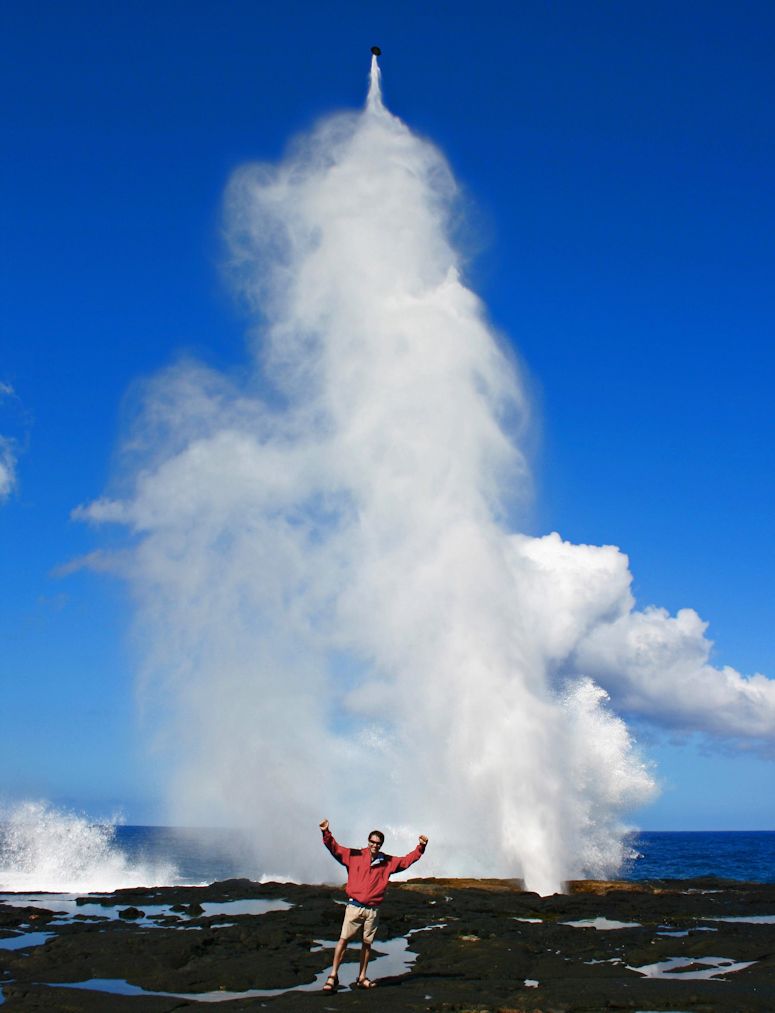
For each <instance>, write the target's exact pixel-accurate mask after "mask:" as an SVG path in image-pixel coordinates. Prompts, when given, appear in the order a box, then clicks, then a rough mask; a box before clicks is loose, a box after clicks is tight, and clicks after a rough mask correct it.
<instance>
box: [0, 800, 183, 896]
mask: <svg viewBox="0 0 775 1013" xmlns="http://www.w3.org/2000/svg"><path fill="white" fill-rule="evenodd" d="M115 831H116V824H115V823H110V822H104V823H93V822H91V821H89V820H88V819H87V818H86V817H85V816H81V815H78V814H75V813H72V812H67V811H64V810H61V809H55V808H53V807H52V806H50V805H48V804H46V803H45V802H23V803H20V804H17V805H15V806H13V807H9V808H7V809H6V810H5V811H3V812H0V890H2V891H6V892H26V891H35V892H39V891H50V892H52V893H73V894H75V893H100V892H110V891H112V890H118V889H120V888H121V887H133V886H138V887H140V886H159V885H165V884H170V883H173V882H174V879H175V868H174V866H172V865H170V864H163V863H145V862H130V861H129V860H128V859H127V857H126V855H125V854H124V853H123V852H122V851H121V849H120V848H119V847H118V846H117V844H116V839H115Z"/></svg>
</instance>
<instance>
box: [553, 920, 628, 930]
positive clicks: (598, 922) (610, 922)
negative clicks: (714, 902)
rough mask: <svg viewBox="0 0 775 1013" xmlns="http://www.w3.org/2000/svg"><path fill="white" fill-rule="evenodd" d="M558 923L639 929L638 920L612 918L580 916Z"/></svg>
mask: <svg viewBox="0 0 775 1013" xmlns="http://www.w3.org/2000/svg"><path fill="white" fill-rule="evenodd" d="M560 925H571V926H573V928H574V929H597V930H598V931H600V932H608V931H610V930H612V929H639V928H641V924H640V922H617V921H614V920H613V919H612V918H602V917H600V918H581V919H579V920H578V921H575V922H560Z"/></svg>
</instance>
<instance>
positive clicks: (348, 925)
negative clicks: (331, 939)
mask: <svg viewBox="0 0 775 1013" xmlns="http://www.w3.org/2000/svg"><path fill="white" fill-rule="evenodd" d="M378 921H379V912H378V911H377V909H376V908H375V907H360V906H359V905H358V904H348V905H347V907H346V908H345V912H344V921H343V922H342V932H341V934H340V937H339V938H340V939H348V940H349V939H352V938H353V937H354V936H356V935H357V934H358V932H359V931H360V929H361V926H363V941H364V943H369V944H371V942H372V940H373V939H374V936H375V935H376V933H377V922H378Z"/></svg>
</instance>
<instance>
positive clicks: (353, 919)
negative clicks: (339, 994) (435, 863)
mask: <svg viewBox="0 0 775 1013" xmlns="http://www.w3.org/2000/svg"><path fill="white" fill-rule="evenodd" d="M320 829H321V831H322V832H323V843H324V844H325V846H326V847H327V848H328V850H329V851H330V852H331V854H332V855H333V856H334V858H335V859H336V860H337V862H340V863H341V864H342V865H343V866H344V867H345V868H346V869H347V907H346V909H345V913H344V921H343V922H342V932H341V935H340V938H339V942H338V943H337V944H336V949H335V950H334V966H333V967H332V968H331V973H330V974H329V976H328V980H327V981H326V983H325V985H324V986H323V991H324V992H335V991H336V990H337V988H339V965H340V964H341V963H342V958H343V957H344V951H345V950H346V949H347V944H348V943H349V941H350V940H351V939H352V938H353V937H354V936H355V935H356V934H357V933H358V932H359V931H360V929H361V927H362V928H363V947H362V949H361V962H360V967H359V968H358V978H357V979H356V982H355V985H354V987H355V988H374V986H375V984H376V982H374V981H370V980H369V979H368V978H367V977H366V968H367V967H368V964H369V958H370V957H371V944H372V942H373V940H374V934H375V932H376V931H377V921H378V918H379V905H380V904H381V903H382V901H383V899H384V897H385V890H387V886H388V879H389V878H390V877H391V876H392V875H393V873H395V872H403V871H404V869H408V868H409V866H410V865H413V864H414V863H415V862H416V861H418V859H420V858H422V854H423V852H424V851H425V846H426V844H427V843H428V838H427V837H425V836H424V835H422V834H421V835H420V840H419V843H418V844H417V847H416V848H415V849H414V851H410V852H409V854H408V855H404V856H403V858H394V857H393V856H392V855H385V854H384V853H383V852H382V850H381V848H382V845H383V843H384V840H385V835H384V834H383V833H382V831H381V830H372V832H371V833H370V834H369V843H368V845H367V847H365V848H343V847H342V845H341V844H338V843H337V842H336V840H334V835H333V834H332V833H331V831H330V830H329V829H328V820H323V821H322V822H321V824H320Z"/></svg>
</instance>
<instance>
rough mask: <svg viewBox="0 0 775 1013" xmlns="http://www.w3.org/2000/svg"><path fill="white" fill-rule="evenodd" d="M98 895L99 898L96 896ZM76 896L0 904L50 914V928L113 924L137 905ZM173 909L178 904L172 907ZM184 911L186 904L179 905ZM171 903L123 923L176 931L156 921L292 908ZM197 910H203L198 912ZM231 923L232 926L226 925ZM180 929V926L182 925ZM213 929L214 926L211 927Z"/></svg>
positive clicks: (280, 903) (9, 899)
mask: <svg viewBox="0 0 775 1013" xmlns="http://www.w3.org/2000/svg"><path fill="white" fill-rule="evenodd" d="M98 896H99V895H98ZM78 899H79V898H78V895H77V894H29V895H26V896H21V895H19V894H12V895H10V896H9V895H7V894H6V895H0V901H3V902H5V903H6V904H8V905H9V906H11V907H34V908H38V909H42V910H46V911H53V912H54V914H55V915H57V916H61V917H56V918H54V919H53V920H52V922H51V924H52V925H71V924H73V923H77V922H79V921H85V920H86V919H97V918H99V919H102V920H104V921H116V920H118V919H119V918H120V917H121V912H122V911H126V910H127V908H128V907H130V906H131V907H135V908H136V907H137V905H134V904H133V905H128V904H126V903H124V904H113V905H110V906H104V905H102V904H99V903H97V902H96V901H92V902H89V901H86V902H85V903H81V904H79V903H78ZM175 906H176V907H177V906H178V905H175ZM181 906H185V907H186V908H188V907H189V905H181ZM172 907H173V905H172V904H143V905H142V907H140V908H138V910H140V911H142V916H140V917H137V918H126V919H122V921H127V922H131V923H132V924H133V925H143V926H146V927H150V928H175V925H173V924H170V923H169V922H168V923H167V924H166V925H159V924H158V919H161V918H177V919H179V920H180V921H181V922H186V921H190V920H192V919H195V918H213V917H217V916H220V915H223V916H224V917H225V918H233V917H234V916H236V915H263V914H268V913H269V912H270V911H287V910H288V909H289V908H291V907H293V905H292V904H290V903H288V901H285V900H264V899H260V898H255V899H252V900H226V901H207V902H206V903H204V904H201V905H199V906H198V907H196V908H194V909H193V910H179V911H173V910H172ZM199 907H201V908H202V910H201V911H199V909H198V908H199ZM228 924H234V923H228ZM181 927H183V926H181ZM213 927H215V926H213Z"/></svg>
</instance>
